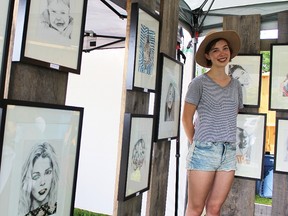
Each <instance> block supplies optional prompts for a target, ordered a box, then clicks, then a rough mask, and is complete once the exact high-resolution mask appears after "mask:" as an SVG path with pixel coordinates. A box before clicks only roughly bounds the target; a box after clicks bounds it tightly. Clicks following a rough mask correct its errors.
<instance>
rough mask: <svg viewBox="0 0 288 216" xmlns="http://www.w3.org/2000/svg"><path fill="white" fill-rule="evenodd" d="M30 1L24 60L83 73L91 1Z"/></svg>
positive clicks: (23, 49) (25, 28) (23, 53)
mask: <svg viewBox="0 0 288 216" xmlns="http://www.w3.org/2000/svg"><path fill="white" fill-rule="evenodd" d="M48 1H49V0H43V1H38V0H27V8H26V16H25V25H24V32H23V42H22V50H21V61H23V62H27V63H31V64H35V65H39V66H43V67H47V68H51V69H55V70H59V71H65V72H72V73H77V74H80V67H81V56H82V47H83V35H84V27H85V20H86V19H85V17H86V7H87V0H80V1H79V0H64V1H63V0H62V1H59V2H58V3H56V2H55V1H52V2H51V3H49V4H48Z"/></svg>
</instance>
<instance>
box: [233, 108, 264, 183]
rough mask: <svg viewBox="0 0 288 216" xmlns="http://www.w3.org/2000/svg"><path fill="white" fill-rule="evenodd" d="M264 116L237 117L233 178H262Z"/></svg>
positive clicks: (243, 115) (242, 114)
mask: <svg viewBox="0 0 288 216" xmlns="http://www.w3.org/2000/svg"><path fill="white" fill-rule="evenodd" d="M265 128H266V114H256V113H239V114H238V117H237V133H236V137H237V139H236V140H237V141H236V158H237V170H236V173H235V176H237V177H244V178H249V179H258V180H260V179H261V178H262V175H263V174H262V173H263V161H264V151H265V148H264V146H265V133H266V129H265Z"/></svg>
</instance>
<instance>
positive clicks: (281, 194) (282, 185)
mask: <svg viewBox="0 0 288 216" xmlns="http://www.w3.org/2000/svg"><path fill="white" fill-rule="evenodd" d="M287 24H288V11H285V12H282V13H279V14H278V43H288V27H287ZM276 116H277V117H286V118H287V117H288V114H287V112H276ZM272 200H273V203H272V215H273V216H282V215H285V216H286V215H288V208H287V206H288V175H287V174H280V173H274V174H273V194H272Z"/></svg>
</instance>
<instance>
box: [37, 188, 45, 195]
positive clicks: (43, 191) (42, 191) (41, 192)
mask: <svg viewBox="0 0 288 216" xmlns="http://www.w3.org/2000/svg"><path fill="white" fill-rule="evenodd" d="M46 191H47V188H45V189H42V190H40V191H39V192H38V193H39V194H40V195H43V194H45V193H46Z"/></svg>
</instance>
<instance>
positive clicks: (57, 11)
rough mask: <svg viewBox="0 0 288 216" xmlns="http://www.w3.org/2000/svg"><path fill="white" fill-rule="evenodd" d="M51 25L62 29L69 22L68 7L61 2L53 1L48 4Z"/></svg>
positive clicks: (59, 29)
mask: <svg viewBox="0 0 288 216" xmlns="http://www.w3.org/2000/svg"><path fill="white" fill-rule="evenodd" d="M48 11H49V15H50V23H51V25H52V26H53V27H54V28H55V29H57V30H58V31H60V32H61V31H64V30H65V29H66V27H67V26H68V24H69V15H70V8H69V7H68V5H66V4H64V3H63V2H60V1H59V2H58V1H53V2H51V3H50V4H49V6H48Z"/></svg>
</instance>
